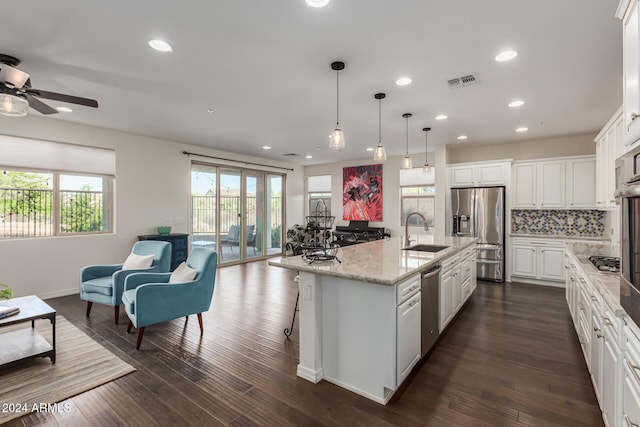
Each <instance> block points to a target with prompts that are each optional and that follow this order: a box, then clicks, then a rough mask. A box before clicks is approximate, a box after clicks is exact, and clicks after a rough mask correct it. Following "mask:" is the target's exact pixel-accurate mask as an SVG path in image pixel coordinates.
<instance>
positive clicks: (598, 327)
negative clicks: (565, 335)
mask: <svg viewBox="0 0 640 427" xmlns="http://www.w3.org/2000/svg"><path fill="white" fill-rule="evenodd" d="M596 295H598V294H597V293H595V294H594V295H591V297H592V298H593V299H592V301H591V325H590V332H591V338H590V348H589V350H590V351H591V352H590V356H589V362H590V363H589V372H590V374H591V382H592V383H593V390H594V391H595V393H596V397H597V398H598V402H599V403H600V409H602V398H603V387H602V386H603V383H602V381H603V376H602V372H603V371H602V367H603V366H602V363H603V360H604V334H603V332H602V315H601V313H600V308H601V307H600V305H601V304H600V300H599V299H598V296H599V295H598V296H596Z"/></svg>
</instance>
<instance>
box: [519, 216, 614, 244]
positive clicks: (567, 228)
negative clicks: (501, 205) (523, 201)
mask: <svg viewBox="0 0 640 427" xmlns="http://www.w3.org/2000/svg"><path fill="white" fill-rule="evenodd" d="M605 230H607V215H606V212H604V211H598V210H553V209H544V210H525V209H513V210H512V211H511V233H512V234H539V235H552V236H576V237H604V236H605Z"/></svg>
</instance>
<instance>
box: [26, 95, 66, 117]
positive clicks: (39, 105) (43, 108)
mask: <svg viewBox="0 0 640 427" xmlns="http://www.w3.org/2000/svg"><path fill="white" fill-rule="evenodd" d="M27 101H29V107H31V108H33V109H34V110H36V111H38V112H39V113H42V114H56V113H57V112H58V110H56V109H55V108H53V107H50V106H48V105H47V104H45V103H44V102H42V101H40V100H39V99H38V98H36V97H35V96H31V95H29V94H27Z"/></svg>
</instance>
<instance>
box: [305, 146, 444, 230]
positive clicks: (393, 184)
mask: <svg viewBox="0 0 640 427" xmlns="http://www.w3.org/2000/svg"><path fill="white" fill-rule="evenodd" d="M371 157H373V154H372V155H371ZM403 157H404V156H395V157H388V158H387V160H386V161H384V162H382V164H383V167H382V221H380V222H375V221H371V222H369V225H370V226H371V227H385V228H388V229H389V230H390V231H391V235H392V236H399V235H403V234H404V228H403V227H401V226H400V191H399V188H400V169H401V166H402V158H403ZM433 157H434V153H429V164H430V165H433V164H434V161H433ZM412 161H413V165H414V166H416V167H419V166H421V165H422V164H423V162H424V154H422V157H420V155H414V156H412ZM376 163H380V162H375V161H373V160H372V158H369V159H363V160H358V161H349V162H341V163H329V164H322V165H313V166H306V167H305V168H304V175H305V181H304V186H303V189H306V177H308V176H313V175H331V215H333V216H335V217H336V221H335V223H334V225H348V224H349V221H344V220H343V219H342V168H344V167H348V166H364V165H373V164H376ZM436 173H437V170H436ZM442 188H443V190H444V187H442ZM437 191H438V181H437V180H436V192H437ZM304 205H305V210H307V209H308V206H307V205H308V203H307V201H306V198H305V202H304ZM300 224H302V222H301V223H300ZM438 227H439V224H438V216H437V215H436V225H435V227H434V229H435V230H434V229H431V230H430V231H429V232H425V231H424V230H423V228H422V227H411V228H410V230H409V232H410V233H411V234H422V233H428V234H434V232H435V233H437V230H438Z"/></svg>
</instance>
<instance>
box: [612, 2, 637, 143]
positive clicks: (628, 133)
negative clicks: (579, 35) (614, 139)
mask: <svg viewBox="0 0 640 427" xmlns="http://www.w3.org/2000/svg"><path fill="white" fill-rule="evenodd" d="M616 16H617V17H618V18H620V19H622V49H623V50H622V55H623V105H624V112H623V117H624V120H623V125H624V143H625V145H626V146H630V145H631V144H633V143H635V142H636V141H637V140H638V138H640V87H639V86H638V78H639V77H640V76H639V71H640V67H639V66H638V62H639V61H640V55H639V52H638V49H640V44H639V43H638V41H639V37H638V35H639V33H638V32H639V31H640V26H639V25H638V19H639V16H638V0H621V1H620V4H619V5H618V10H617V12H616Z"/></svg>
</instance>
